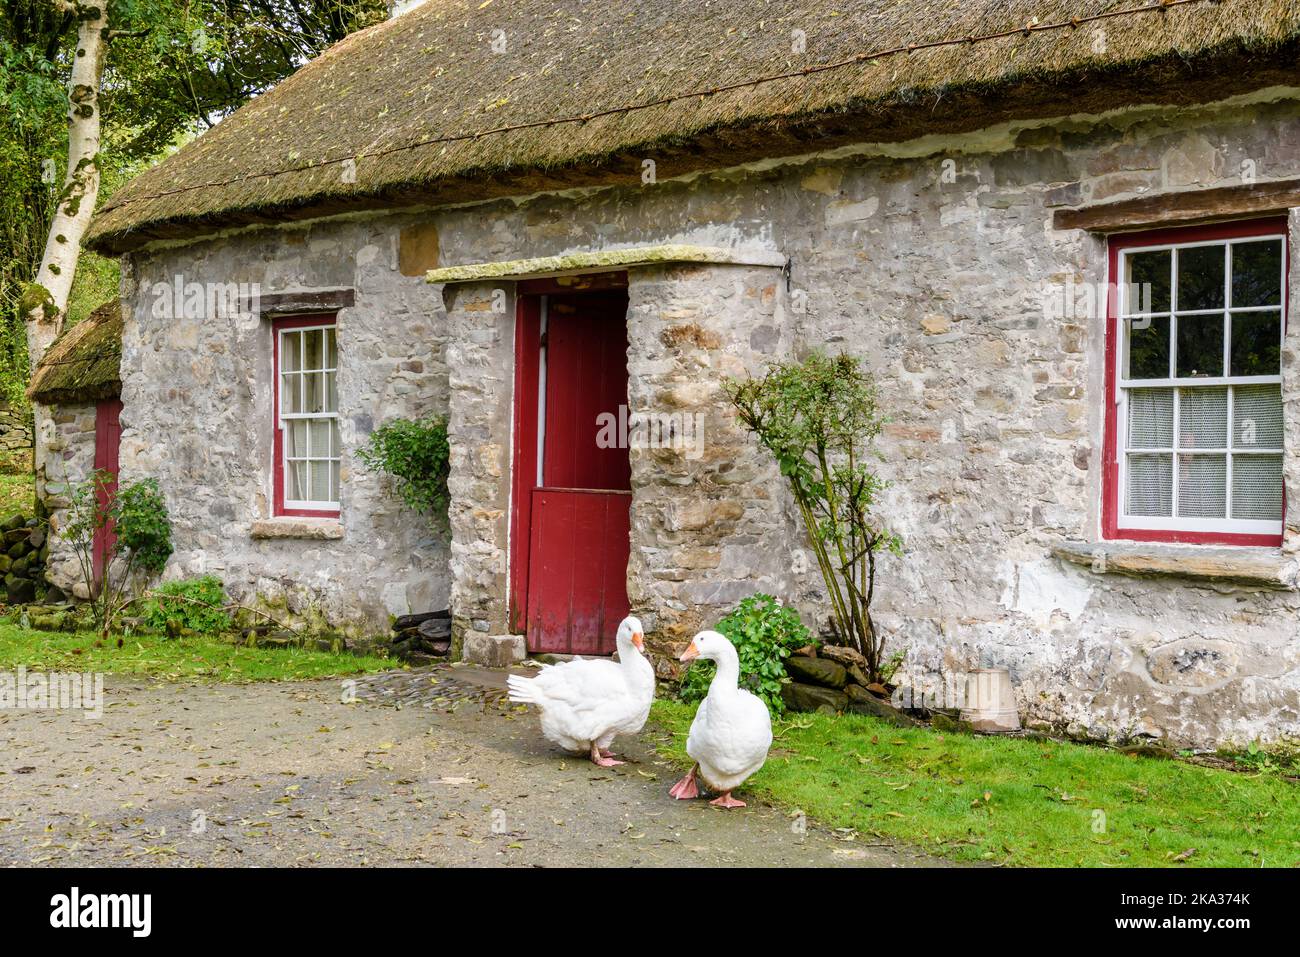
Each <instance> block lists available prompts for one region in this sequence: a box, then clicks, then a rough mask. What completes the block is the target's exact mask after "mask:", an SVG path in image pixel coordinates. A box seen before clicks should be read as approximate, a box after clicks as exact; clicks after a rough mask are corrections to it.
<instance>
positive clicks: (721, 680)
mask: <svg viewBox="0 0 1300 957" xmlns="http://www.w3.org/2000/svg"><path fill="white" fill-rule="evenodd" d="M713 661H714V663H715V664H716V665H717V666H718V672H717V674H716V675H714V677H713V684H712V685H711V686H710V687H711V689H712V688H718V689H720V690H726V691H735V690H736V688H737V687H739V685H740V656H739V655H737V654H736V649H735V648H733V647H731V645H730V644H728V645H727V647H726V648H724V649H722V650H721V651H720V652H719V653H718V657H716V658H714V659H713Z"/></svg>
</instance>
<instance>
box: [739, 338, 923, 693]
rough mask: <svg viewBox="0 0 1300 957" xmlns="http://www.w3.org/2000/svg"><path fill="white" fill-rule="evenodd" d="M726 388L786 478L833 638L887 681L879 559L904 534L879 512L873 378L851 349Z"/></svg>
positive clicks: (878, 417)
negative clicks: (877, 601)
mask: <svg viewBox="0 0 1300 957" xmlns="http://www.w3.org/2000/svg"><path fill="white" fill-rule="evenodd" d="M726 388H727V394H728V395H729V396H730V398H731V401H732V403H733V404H734V405H735V407H736V411H737V414H738V416H739V418H740V421H741V422H742V423H743V424H744V425H745V427H746V428H748V429H749V430H750V431H752V432H753V433H754V434H755V435H756V436H757V437H758V440H759V442H760V443H762V445H763V447H764V448H766V449H767V450H768V451H769V452H771V453H772V455H773V457H774V458H775V459H776V461H777V463H778V464H779V465H780V467H781V474H782V475H783V476H785V478H786V481H787V482H789V485H790V490H791V492H792V493H793V494H794V500H795V504H796V505H798V507H799V514H800V516H801V517H802V518H803V523H804V527H805V528H806V529H807V531H808V538H809V541H810V542H811V544H812V548H813V554H814V555H815V556H816V557H817V567H818V568H819V569H820V570H821V573H822V579H823V581H824V582H825V583H826V590H827V593H828V594H829V597H830V601H831V610H832V618H831V621H832V624H833V626H834V628H835V632H836V636H837V638H838V639H839V641H840V642H841V643H842V644H845V645H848V646H850V647H852V648H855V649H857V650H858V651H859V652H861V653H862V654H863V655H864V656H865V657H866V659H867V663H868V665H869V666H870V672H871V674H870V677H871V679H872V680H873V681H880V680H882V678H883V677H884V673H883V672H884V666H885V662H884V660H883V653H884V644H885V640H884V637H883V636H881V635H879V634H877V632H876V628H875V625H874V623H873V622H872V620H871V600H872V598H873V596H874V593H875V583H876V558H877V555H878V553H879V552H880V551H881V550H882V549H887V550H890V551H893V552H896V553H897V552H901V550H902V541H901V540H900V539H899V538H898V536H897V535H895V534H893V533H892V532H890V531H889V530H888V529H887V528H886V527H885V525H884V523H883V522H882V520H881V519H880V518H879V517H878V516H877V515H876V514H875V506H876V499H877V496H878V495H879V494H880V492H881V491H882V490H883V489H884V488H886V487H887V485H888V483H887V482H885V481H883V480H882V479H881V478H880V477H879V476H877V475H876V472H875V470H874V469H873V467H872V465H873V463H874V462H875V461H878V460H879V453H878V452H877V451H876V450H875V448H874V443H875V439H876V437H877V436H878V435H879V434H880V430H881V429H882V428H883V427H884V422H885V419H884V416H883V415H882V414H881V412H880V408H879V405H878V403H877V396H876V386H875V382H874V381H873V380H872V378H871V376H870V375H869V374H868V373H866V372H865V371H863V369H862V367H861V364H860V363H859V361H858V359H857V358H856V357H854V356H849V355H843V354H841V355H838V356H827V355H826V354H824V353H821V352H814V353H812V354H811V355H809V356H808V357H807V358H806V359H804V360H802V361H800V362H784V363H776V364H773V365H772V366H771V368H770V369H769V370H768V371H767V373H766V374H765V375H763V376H761V377H759V378H752V379H741V380H732V381H729V382H727V384H726Z"/></svg>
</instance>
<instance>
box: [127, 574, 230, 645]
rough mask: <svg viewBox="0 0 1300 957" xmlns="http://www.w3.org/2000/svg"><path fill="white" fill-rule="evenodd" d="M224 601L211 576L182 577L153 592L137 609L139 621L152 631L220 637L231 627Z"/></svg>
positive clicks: (216, 580) (217, 581) (221, 588)
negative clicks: (138, 609)
mask: <svg viewBox="0 0 1300 957" xmlns="http://www.w3.org/2000/svg"><path fill="white" fill-rule="evenodd" d="M226 602H227V599H226V590H225V587H224V586H223V585H222V582H221V579H220V578H217V577H216V576H215V575H203V576H202V577H200V578H185V579H181V580H180V581H172V582H167V583H166V584H163V585H160V586H159V587H158V588H155V589H153V590H152V591H151V592H150V593H149V598H148V599H146V600H145V602H144V603H143V606H142V607H141V611H140V618H141V621H142V622H143V623H144V624H145V625H146V626H147V627H149V628H152V629H154V630H155V631H166V632H169V633H175V632H179V631H182V630H185V631H194V632H198V633H199V634H203V635H213V634H220V633H221V632H223V631H228V630H229V629H230V624H231V623H230V615H228V614H227V613H226V610H225V606H226Z"/></svg>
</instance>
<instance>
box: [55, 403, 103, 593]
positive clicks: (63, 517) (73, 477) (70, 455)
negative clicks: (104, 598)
mask: <svg viewBox="0 0 1300 957" xmlns="http://www.w3.org/2000/svg"><path fill="white" fill-rule="evenodd" d="M95 408H96V404H95V403H94V402H78V403H69V404H68V405H61V406H58V407H57V408H53V409H46V410H45V411H46V413H47V414H46V415H45V416H43V418H44V419H45V421H46V422H47V423H48V424H47V425H46V426H45V427H46V428H47V429H49V430H50V432H51V435H50V437H49V438H48V440H47V441H46V443H45V453H46V454H45V490H46V495H45V507H46V508H47V509H49V522H50V532H51V534H50V539H49V542H50V554H49V558H48V559H47V560H46V564H45V579H46V581H48V582H50V583H51V584H52V585H57V586H58V587H59V588H61V589H63V591H65V592H67V593H69V594H72V595H76V596H77V597H78V598H88V597H89V590H88V588H87V586H86V583H85V581H84V577H83V575H82V569H81V563H80V562H79V561H78V559H77V555H76V552H75V551H73V549H72V548H71V546H69V545H68V543H67V542H66V541H65V540H64V539H63V537H62V535H61V534H60V532H61V531H62V529H63V528H65V527H66V525H67V520H68V506H69V505H70V504H71V503H70V502H69V499H68V489H69V486H71V485H75V484H77V483H79V482H84V481H86V479H88V478H90V475H91V473H92V472H94V470H95Z"/></svg>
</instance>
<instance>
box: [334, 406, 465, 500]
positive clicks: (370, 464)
mask: <svg viewBox="0 0 1300 957" xmlns="http://www.w3.org/2000/svg"><path fill="white" fill-rule="evenodd" d="M357 455H358V457H359V458H360V459H361V461H362V463H363V464H364V466H365V467H366V468H367V469H369V470H370V471H372V472H379V473H382V474H384V475H387V476H388V477H389V478H390V479H391V481H392V483H393V490H394V491H395V492H396V494H397V496H398V497H399V498H400V499H401V500H402V501H403V502H404V503H405V504H406V505H407V506H408V507H410V508H412V509H414V510H415V511H417V512H419V513H420V514H422V515H427V516H429V517H430V518H431V519H432V520H433V521H434V523H435V524H437V525H439V526H442V525H445V524H446V521H447V505H448V503H449V498H448V495H447V475H448V473H449V471H450V466H451V462H450V456H451V447H450V445H449V444H448V441H447V419H446V418H445V417H444V416H428V417H427V418H424V419H420V420H418V421H416V420H412V419H392V420H390V421H388V422H386V423H385V424H384V425H382V426H380V427H379V428H377V429H375V431H374V432H372V433H371V434H370V440H369V442H368V443H367V444H366V445H365V446H364V447H363V448H361V449H360V450H358V452H357Z"/></svg>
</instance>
